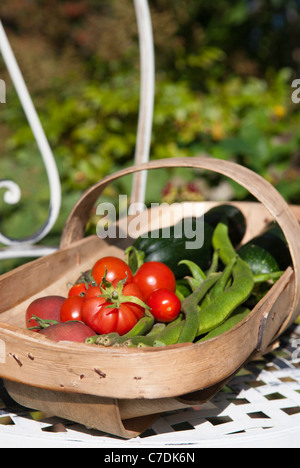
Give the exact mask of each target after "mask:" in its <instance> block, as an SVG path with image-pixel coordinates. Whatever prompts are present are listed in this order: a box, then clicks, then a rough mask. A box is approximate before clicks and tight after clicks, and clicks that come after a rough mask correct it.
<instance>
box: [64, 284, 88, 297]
mask: <svg viewBox="0 0 300 468" xmlns="http://www.w3.org/2000/svg"><path fill="white" fill-rule="evenodd" d="M86 292H87V286H86V284H85V283H75V284H74V286H72V287H71V289H70V290H69V294H68V297H71V296H84V295H85V294H86Z"/></svg>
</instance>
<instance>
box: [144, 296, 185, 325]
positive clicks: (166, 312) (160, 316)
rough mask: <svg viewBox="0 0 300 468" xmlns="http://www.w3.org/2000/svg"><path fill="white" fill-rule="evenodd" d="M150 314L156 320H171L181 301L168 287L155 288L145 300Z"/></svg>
mask: <svg viewBox="0 0 300 468" xmlns="http://www.w3.org/2000/svg"><path fill="white" fill-rule="evenodd" d="M147 305H148V306H149V307H150V309H151V314H152V315H153V316H154V318H155V319H156V320H157V321H158V322H166V323H168V322H172V321H173V320H174V319H176V318H177V317H178V315H179V313H180V310H181V302H180V300H179V298H178V297H177V296H176V294H174V293H173V292H171V291H169V290H168V289H156V291H153V292H152V293H151V294H150V296H149V297H148V300H147Z"/></svg>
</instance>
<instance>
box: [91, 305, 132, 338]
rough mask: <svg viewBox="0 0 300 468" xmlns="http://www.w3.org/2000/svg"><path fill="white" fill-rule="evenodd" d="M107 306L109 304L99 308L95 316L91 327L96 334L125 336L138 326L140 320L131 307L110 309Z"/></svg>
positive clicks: (122, 306)
mask: <svg viewBox="0 0 300 468" xmlns="http://www.w3.org/2000/svg"><path fill="white" fill-rule="evenodd" d="M89 301H93V299H89ZM89 301H87V303H88V302H89ZM87 303H86V304H87ZM87 305H88V306H91V305H90V304H87ZM107 305H109V304H103V305H102V306H100V307H99V308H98V306H97V308H98V311H97V313H94V314H93V320H92V324H91V325H92V326H91V325H89V326H90V327H91V328H93V330H94V331H95V332H96V333H98V334H99V335H103V334H106V333H112V332H116V333H118V334H119V335H125V333H127V332H129V331H130V330H131V329H132V328H133V327H134V326H135V325H136V323H137V321H138V320H137V318H136V316H135V314H134V313H133V312H132V310H131V307H130V306H129V305H127V304H120V306H119V307H118V308H117V309H111V308H108V307H107Z"/></svg>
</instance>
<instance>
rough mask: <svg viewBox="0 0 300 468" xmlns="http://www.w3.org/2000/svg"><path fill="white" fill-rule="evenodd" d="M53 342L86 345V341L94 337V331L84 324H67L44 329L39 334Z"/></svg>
mask: <svg viewBox="0 0 300 468" xmlns="http://www.w3.org/2000/svg"><path fill="white" fill-rule="evenodd" d="M39 333H40V334H41V335H44V336H46V337H47V338H49V339H50V340H52V341H56V342H59V341H74V342H78V343H85V340H86V339H87V338H88V337H89V336H91V335H93V330H92V329H91V328H89V327H88V326H87V325H85V324H84V323H82V322H75V321H72V322H65V323H57V324H54V325H51V326H49V327H47V328H43V329H42V330H40V332H39Z"/></svg>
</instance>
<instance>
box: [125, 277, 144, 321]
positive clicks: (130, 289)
mask: <svg viewBox="0 0 300 468" xmlns="http://www.w3.org/2000/svg"><path fill="white" fill-rule="evenodd" d="M122 294H123V295H124V296H134V297H137V298H138V299H140V300H141V301H142V302H145V298H144V296H143V294H142V291H141V290H140V288H139V286H138V285H137V284H135V283H129V284H125V286H124V288H123V292H122ZM124 304H126V305H127V306H128V307H130V309H131V311H132V312H133V313H134V315H135V316H136V318H137V319H138V320H140V319H141V318H142V317H143V316H144V314H145V309H144V307H142V306H140V305H138V304H134V303H133V302H124Z"/></svg>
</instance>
